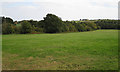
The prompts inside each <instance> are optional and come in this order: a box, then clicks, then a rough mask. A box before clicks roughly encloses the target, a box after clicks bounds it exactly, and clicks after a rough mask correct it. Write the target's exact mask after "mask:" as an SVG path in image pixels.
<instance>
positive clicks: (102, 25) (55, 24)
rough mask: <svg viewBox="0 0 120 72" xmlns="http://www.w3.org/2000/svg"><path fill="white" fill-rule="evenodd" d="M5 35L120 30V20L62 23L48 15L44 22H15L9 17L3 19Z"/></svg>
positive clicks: (85, 20) (87, 20)
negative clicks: (119, 21)
mask: <svg viewBox="0 0 120 72" xmlns="http://www.w3.org/2000/svg"><path fill="white" fill-rule="evenodd" d="M2 24H3V34H12V33H16V34H20V33H22V34H26V33H60V32H83V31H93V30H97V29H120V24H119V23H118V20H109V19H102V20H100V19H99V20H89V19H80V20H79V21H74V20H73V21H62V19H61V18H59V17H58V16H56V15H54V14H47V15H46V17H44V20H40V21H34V20H22V21H14V22H13V20H12V19H11V18H8V17H6V18H5V17H2Z"/></svg>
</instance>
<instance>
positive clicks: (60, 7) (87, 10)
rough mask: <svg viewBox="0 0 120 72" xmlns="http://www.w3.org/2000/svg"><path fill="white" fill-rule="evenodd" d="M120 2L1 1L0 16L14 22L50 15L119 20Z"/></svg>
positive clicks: (74, 0) (108, 0)
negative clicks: (119, 9)
mask: <svg viewBox="0 0 120 72" xmlns="http://www.w3.org/2000/svg"><path fill="white" fill-rule="evenodd" d="M118 2H119V0H0V16H6V17H11V18H12V19H13V20H14V21H16V20H17V21H20V20H31V19H33V20H38V21H39V20H42V19H43V17H45V16H46V15H47V14H48V13H52V14H55V15H57V16H58V17H60V18H62V20H79V19H118Z"/></svg>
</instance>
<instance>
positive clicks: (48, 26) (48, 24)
mask: <svg viewBox="0 0 120 72" xmlns="http://www.w3.org/2000/svg"><path fill="white" fill-rule="evenodd" d="M44 23H45V25H44V26H45V32H46V33H58V32H62V26H63V25H62V20H61V19H60V18H59V17H57V16H56V15H53V14H47V15H46V17H45V18H44Z"/></svg>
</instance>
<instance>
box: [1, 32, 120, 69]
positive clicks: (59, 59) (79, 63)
mask: <svg viewBox="0 0 120 72" xmlns="http://www.w3.org/2000/svg"><path fill="white" fill-rule="evenodd" d="M2 39H3V40H2V47H3V48H2V54H3V55H2V56H3V57H2V60H3V61H2V62H3V66H2V68H3V70H9V69H10V70H11V69H13V70H56V69H57V70H117V69H118V30H97V31H90V32H75V33H57V34H13V35H3V36H2Z"/></svg>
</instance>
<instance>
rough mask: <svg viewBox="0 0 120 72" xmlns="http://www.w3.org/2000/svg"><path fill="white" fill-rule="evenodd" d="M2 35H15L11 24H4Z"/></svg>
mask: <svg viewBox="0 0 120 72" xmlns="http://www.w3.org/2000/svg"><path fill="white" fill-rule="evenodd" d="M2 33H3V34H11V33H14V29H13V28H12V25H11V24H9V23H4V24H3V25H2Z"/></svg>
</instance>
